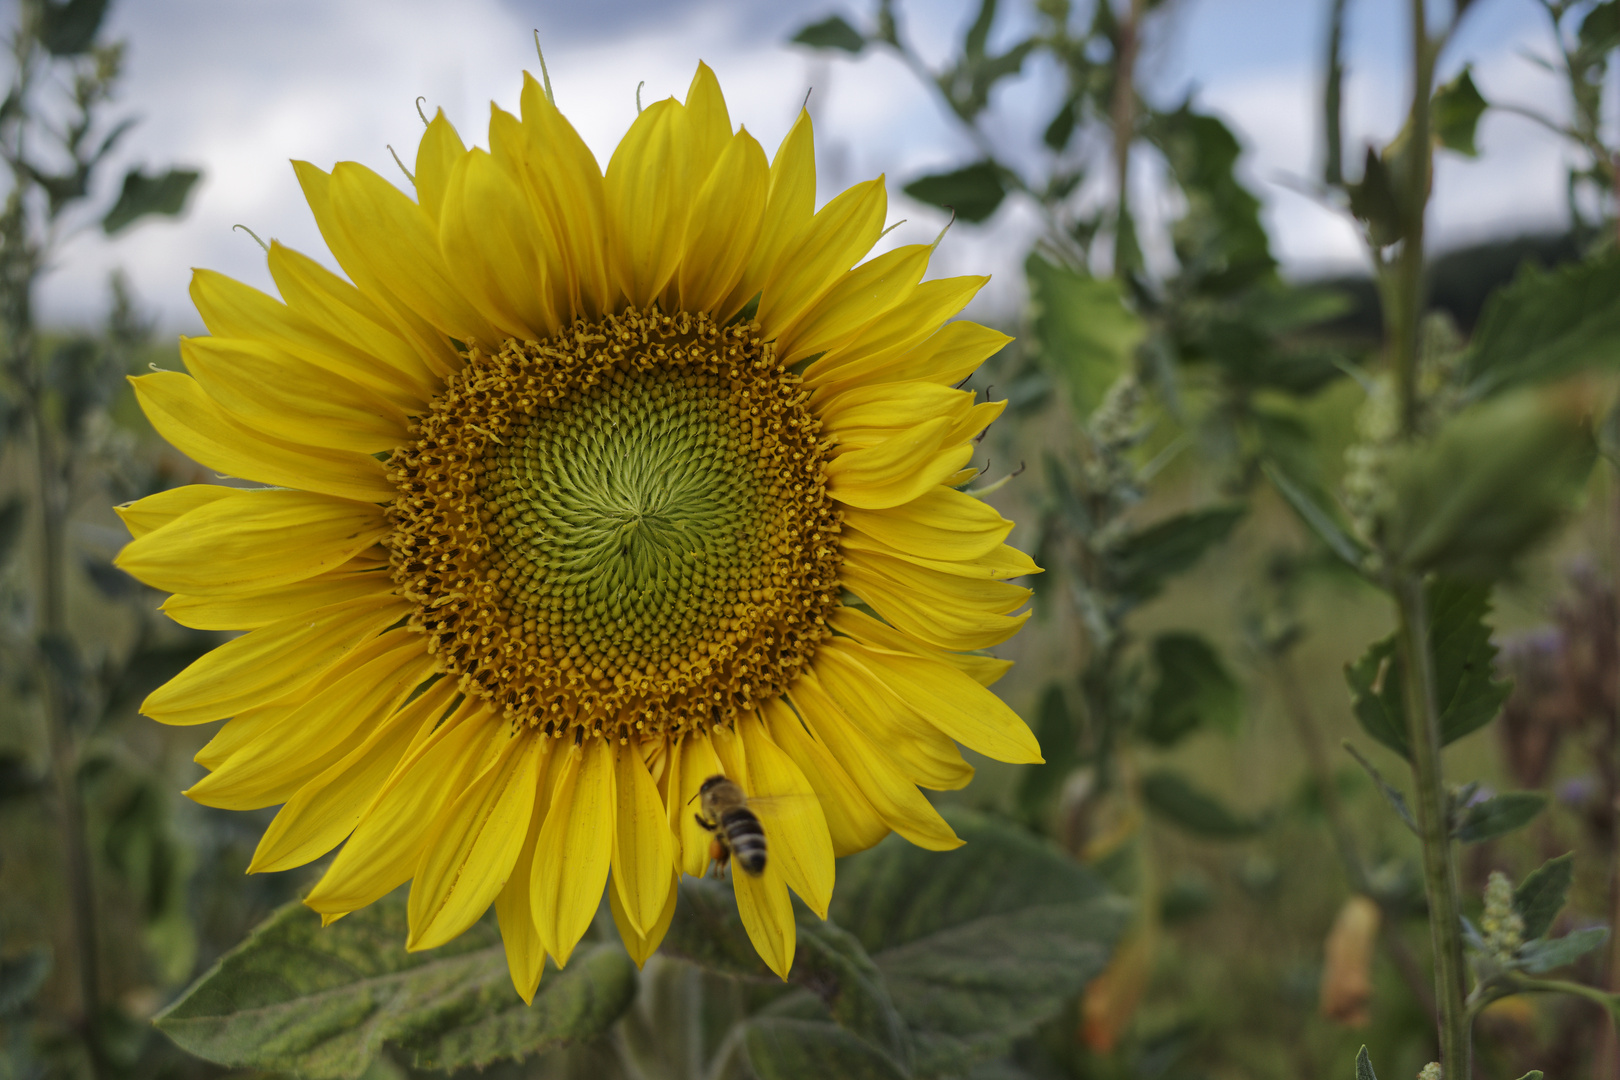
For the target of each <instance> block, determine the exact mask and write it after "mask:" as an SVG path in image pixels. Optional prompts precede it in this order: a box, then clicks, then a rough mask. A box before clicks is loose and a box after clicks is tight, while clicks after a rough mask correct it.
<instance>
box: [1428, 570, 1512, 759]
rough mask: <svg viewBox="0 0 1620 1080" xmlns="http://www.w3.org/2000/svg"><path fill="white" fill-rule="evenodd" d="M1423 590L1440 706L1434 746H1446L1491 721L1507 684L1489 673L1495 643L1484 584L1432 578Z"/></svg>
mask: <svg viewBox="0 0 1620 1080" xmlns="http://www.w3.org/2000/svg"><path fill="white" fill-rule="evenodd" d="M1424 592H1425V594H1426V596H1427V598H1428V607H1429V641H1430V643H1431V647H1432V648H1433V649H1434V677H1435V691H1436V697H1437V699H1438V702H1439V705H1440V745H1441V746H1450V745H1451V744H1452V743H1454V742H1456V741H1457V740H1458V739H1460V738H1462V737H1463V736H1465V735H1471V734H1473V733H1474V732H1475V731H1478V730H1479V729H1480V728H1482V727H1484V726H1485V725H1486V724H1488V723H1490V722H1491V721H1492V720H1494V719H1496V714H1497V713H1499V712H1501V710H1502V704H1503V702H1505V701H1507V699H1508V695H1509V694H1511V693H1512V692H1513V684H1512V683H1510V682H1506V681H1502V680H1498V679H1497V678H1496V677H1495V673H1496V646H1495V645H1492V644H1491V628H1490V627H1489V626H1487V625H1486V624H1485V617H1486V616H1487V615H1489V614H1490V612H1491V589H1490V586H1489V585H1483V584H1480V583H1478V582H1470V581H1455V580H1450V579H1447V578H1435V579H1433V580H1431V581H1430V582H1429V584H1428V587H1427V588H1426V589H1425V590H1424Z"/></svg>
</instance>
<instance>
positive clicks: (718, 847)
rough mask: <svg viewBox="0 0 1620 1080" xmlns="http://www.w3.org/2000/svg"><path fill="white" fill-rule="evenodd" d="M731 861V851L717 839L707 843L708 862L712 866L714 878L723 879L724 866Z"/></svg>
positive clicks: (724, 873)
mask: <svg viewBox="0 0 1620 1080" xmlns="http://www.w3.org/2000/svg"><path fill="white" fill-rule="evenodd" d="M730 860H731V851H730V850H729V849H728V848H727V847H726V846H725V845H724V844H722V843H721V842H720V841H719V839H718V838H717V839H714V840H711V841H709V861H710V862H711V863H713V864H714V876H715V877H717V878H720V879H721V880H724V879H725V876H726V864H727V863H728V862H729V861H730Z"/></svg>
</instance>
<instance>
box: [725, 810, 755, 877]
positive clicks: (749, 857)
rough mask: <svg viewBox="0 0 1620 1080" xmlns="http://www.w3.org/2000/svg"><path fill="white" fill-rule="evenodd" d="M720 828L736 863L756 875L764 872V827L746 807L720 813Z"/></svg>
mask: <svg viewBox="0 0 1620 1080" xmlns="http://www.w3.org/2000/svg"><path fill="white" fill-rule="evenodd" d="M720 828H721V830H722V831H724V832H725V834H726V844H727V846H729V847H730V848H731V854H732V857H733V858H734V859H736V860H737V865H739V866H741V867H742V868H743V869H744V870H745V871H747V872H748V873H750V874H753V875H755V876H756V877H757V876H759V875H760V874H763V873H764V872H765V829H764V827H763V826H762V825H760V823H759V818H757V817H755V816H754V812H753V811H752V810H749V809H748V808H747V807H737V808H736V809H733V810H727V811H726V812H725V813H724V814H722V815H720Z"/></svg>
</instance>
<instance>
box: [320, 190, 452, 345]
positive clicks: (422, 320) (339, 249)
mask: <svg viewBox="0 0 1620 1080" xmlns="http://www.w3.org/2000/svg"><path fill="white" fill-rule="evenodd" d="M292 164H293V171H294V172H295V173H297V175H298V185H299V187H301V188H303V190H304V200H305V201H306V202H308V203H309V209H310V212H311V213H313V214H314V215H315V224H316V225H317V226H318V227H319V228H320V230H321V239H323V240H325V241H326V247H327V249H328V250H329V251H331V253H332V257H333V258H335V259H337V261H338V265H339V266H341V267H342V268H343V272H344V273H346V274H348V275H349V279H350V280H351V281H353V282H354V283H355V285H356V286H357V287H358V288H359V291H360V292H361V293H362V294H364V297H365V299H366V300H367V301H369V302H370V303H372V304H374V305H375V306H376V307H377V308H379V309H380V310H381V311H382V312H384V313H386V314H385V318H386V321H387V324H388V325H389V326H390V327H391V328H392V329H393V331H394V332H395V333H396V334H398V335H399V336H400V337H401V338H403V339H404V340H405V341H406V342H407V343H408V344H409V345H410V346H411V348H412V349H413V350H414V351H415V352H416V353H417V355H418V356H420V357H421V358H422V361H423V362H424V363H425V364H427V366H428V368H429V369H430V370H432V371H433V372H434V373H435V374H437V375H441V376H442V375H447V374H449V373H450V372H452V371H455V370H456V369H457V368H459V367H460V366H461V358H460V357H459V356H457V355H456V352H455V348H454V346H453V345H452V344H451V343H450V339H449V337H447V336H446V335H445V334H444V333H443V332H441V331H440V330H439V329H437V328H436V327H435V326H434V325H433V324H432V323H431V322H429V321H428V319H427V318H426V317H425V316H424V315H423V314H422V313H420V312H418V311H417V310H416V309H415V308H413V307H412V306H411V303H410V299H409V297H400V296H397V295H395V294H394V292H393V291H392V290H391V288H390V284H391V283H390V281H389V279H387V278H385V277H383V276H381V275H379V274H378V273H377V271H376V270H375V268H374V267H373V265H372V261H373V256H374V255H375V253H374V252H371V251H370V250H369V249H368V247H367V245H366V243H365V237H360V238H358V239H354V238H351V237H350V235H349V229H347V228H345V227H344V221H343V215H342V214H341V213H339V211H338V210H337V208H336V207H335V206H334V204H333V177H332V176H330V175H328V174H327V173H324V172H322V171H321V170H320V169H317V168H316V167H315V166H313V165H311V164H310V163H309V162H307V161H294V162H293V163H292ZM379 182H382V183H386V182H385V181H381V180H380V178H379ZM400 198H401V199H404V198H405V197H404V196H403V195H401V196H400ZM405 201H406V202H407V203H408V202H409V201H410V200H409V199H406V200H405ZM413 209H414V210H415V212H416V213H417V214H418V215H419V216H422V217H423V218H424V219H425V215H424V214H423V212H422V209H421V208H420V207H414V208H413ZM288 299H289V301H290V300H291V297H288Z"/></svg>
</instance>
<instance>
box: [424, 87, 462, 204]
mask: <svg viewBox="0 0 1620 1080" xmlns="http://www.w3.org/2000/svg"><path fill="white" fill-rule="evenodd" d="M466 156H467V146H466V144H465V143H463V142H462V141H461V136H460V135H458V134H457V133H456V129H455V125H454V124H452V123H450V121H449V120H447V119H445V115H444V110H443V109H440V110H438V111H437V112H435V113H434V114H433V119H432V120H431V121H430V122H429V123H428V126H427V130H426V131H424V132H422V141H421V142H420V143H417V145H416V179H415V183H416V202H417V205H419V206H420V207H421V208H422V209H423V210H425V211H426V212H427V216H428V217H429V218H431V219H432V220H433V221H434V222H435V223H437V222H438V220H439V211H440V209H441V208H442V207H443V205H444V193H445V192H446V191H447V190H449V187H450V173H451V172H452V171H454V169H455V167H456V163H457V162H459V161H460V160H461V159H462V158H464V157H466Z"/></svg>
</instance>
